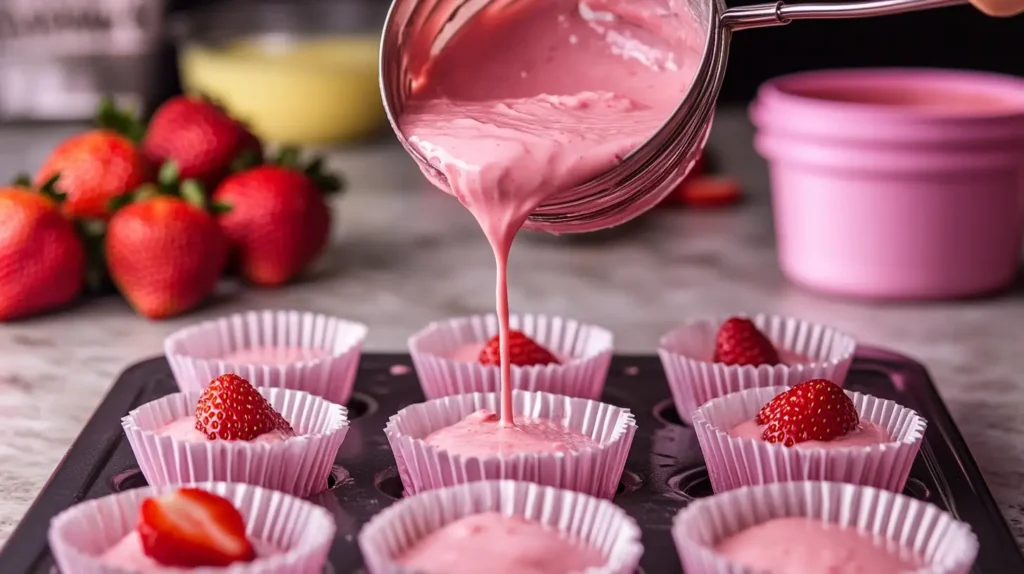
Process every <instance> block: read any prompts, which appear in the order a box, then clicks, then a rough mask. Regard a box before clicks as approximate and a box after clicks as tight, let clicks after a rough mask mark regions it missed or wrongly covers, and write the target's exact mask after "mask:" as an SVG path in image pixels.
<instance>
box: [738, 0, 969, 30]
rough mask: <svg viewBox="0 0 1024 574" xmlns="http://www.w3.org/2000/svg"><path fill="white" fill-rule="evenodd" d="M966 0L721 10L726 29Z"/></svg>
mask: <svg viewBox="0 0 1024 574" xmlns="http://www.w3.org/2000/svg"><path fill="white" fill-rule="evenodd" d="M963 4H967V0H868V1H865V2H828V3H826V2H812V3H808V4H786V3H784V2H775V3H773V4H755V5H753V6H735V7H732V8H727V9H726V10H725V12H723V13H722V24H723V25H724V26H725V27H727V28H729V29H730V30H745V29H747V28H765V27H767V26H781V25H783V24H789V23H790V22H791V21H793V20H835V19H839V18H869V17H872V16H888V15H890V14H902V13H903V12H916V11H918V10H930V9H932V8H945V7H947V6H960V5H963Z"/></svg>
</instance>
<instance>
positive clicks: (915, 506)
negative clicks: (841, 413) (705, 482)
mask: <svg viewBox="0 0 1024 574" xmlns="http://www.w3.org/2000/svg"><path fill="white" fill-rule="evenodd" d="M793 516H806V517H810V518H819V519H821V520H823V521H825V522H829V523H834V524H836V525H839V526H843V527H848V528H857V529H858V530H860V531H861V532H864V533H867V534H869V535H874V536H877V537H878V539H879V542H880V544H881V545H883V547H886V548H888V549H890V550H892V551H897V550H904V551H906V550H910V551H913V552H914V553H915V554H917V555H918V557H919V558H921V559H922V560H923V561H924V562H925V564H927V567H926V568H922V569H921V570H919V571H918V572H920V573H921V574H924V573H927V574H967V572H969V571H970V569H971V566H972V565H973V564H974V560H975V558H976V557H977V554H978V539H977V537H975V535H974V533H973V532H971V528H970V526H968V525H967V524H965V523H963V522H960V521H958V520H957V519H956V518H954V517H953V516H952V515H951V514H949V513H948V512H945V511H943V510H941V509H939V508H938V507H936V506H933V505H931V504H928V503H926V502H922V501H920V500H916V499H914V498H910V497H909V496H904V495H902V494H895V493H892V492H889V491H886V490H880V489H876V488H871V487H868V486H855V485H851V484H840V483H834V482H786V483H778V484H770V485H765V486H750V487H746V488H741V489H739V490H734V491H731V492H728V493H726V494H720V495H716V496H713V497H710V498H704V499H701V500H697V501H695V502H693V503H691V504H689V505H688V506H687V507H686V508H684V509H683V510H682V511H680V512H679V514H677V515H676V518H675V520H674V522H673V526H672V538H673V539H674V540H675V543H676V550H678V552H679V556H680V558H681V559H682V561H683V570H685V571H686V574H753V572H752V571H750V570H748V569H746V568H742V567H740V566H737V565H734V564H730V563H728V562H726V561H725V559H723V558H722V557H721V556H720V555H718V554H717V553H716V552H715V551H714V546H715V545H716V544H717V543H719V542H720V541H721V540H723V539H724V538H726V537H729V536H732V535H733V534H736V533H738V532H740V531H742V530H744V529H746V528H749V527H751V526H754V525H757V524H760V523H762V522H766V521H768V520H771V519H774V518H784V517H793Z"/></svg>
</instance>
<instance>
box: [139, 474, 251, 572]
mask: <svg viewBox="0 0 1024 574" xmlns="http://www.w3.org/2000/svg"><path fill="white" fill-rule="evenodd" d="M136 529H137V530H138V532H139V536H140V537H141V539H142V548H143V550H144V551H145V552H146V555H147V556H149V557H150V558H152V559H153V560H156V561H157V562H159V563H160V564H163V565H165V566H176V567H180V568H198V567H202V566H228V565H230V564H233V563H235V562H252V561H253V560H255V559H256V551H255V550H254V549H253V547H252V544H251V543H250V542H249V540H248V539H247V538H246V536H245V522H244V521H243V520H242V515H241V514H239V513H238V510H236V509H235V507H234V506H232V504H231V503H230V502H229V501H227V500H225V499H224V498H221V497H219V496H217V495H215V494H213V493H210V492H207V491H205V490H199V489H196V488H182V489H179V490H176V491H174V492H171V493H169V494H165V495H164V496H161V497H160V498H147V499H146V500H143V501H142V506H141V508H140V512H139V522H138V525H137V526H136Z"/></svg>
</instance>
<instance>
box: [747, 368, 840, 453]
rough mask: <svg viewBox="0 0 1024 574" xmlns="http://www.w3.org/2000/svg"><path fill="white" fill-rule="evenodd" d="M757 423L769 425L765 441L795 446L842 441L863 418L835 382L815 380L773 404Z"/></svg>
mask: <svg viewBox="0 0 1024 574" xmlns="http://www.w3.org/2000/svg"><path fill="white" fill-rule="evenodd" d="M754 422H756V423H757V424H759V425H767V427H768V428H766V429H765V430H764V432H763V433H762V434H761V438H763V439H764V440H766V441H768V442H771V443H781V444H783V445H785V446H793V445H794V444H796V443H799V442H804V441H809V440H816V441H829V440H832V439H835V438H839V437H841V436H843V435H845V434H846V433H848V432H850V431H852V430H854V429H856V428H857V426H858V425H859V424H860V415H858V414H857V408H856V407H854V406H853V401H852V400H851V399H850V397H849V396H847V394H846V393H844V392H843V389H841V388H839V387H838V386H837V385H836V384H835V383H833V382H832V381H829V380H826V379H813V380H810V381H805V382H803V383H800V384H799V385H795V386H793V387H792V388H791V389H789V390H788V391H786V392H784V393H782V394H781V395H779V396H777V397H775V398H774V399H772V400H771V401H769V402H768V404H766V405H765V406H763V407H761V410H760V411H759V412H758V413H757V416H756V417H755V419H754Z"/></svg>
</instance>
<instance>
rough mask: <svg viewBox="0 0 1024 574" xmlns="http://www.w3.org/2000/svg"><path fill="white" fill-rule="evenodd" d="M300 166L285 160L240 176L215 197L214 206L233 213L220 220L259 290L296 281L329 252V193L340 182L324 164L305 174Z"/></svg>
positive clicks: (239, 261)
mask: <svg viewBox="0 0 1024 574" xmlns="http://www.w3.org/2000/svg"><path fill="white" fill-rule="evenodd" d="M294 163H295V162H294V161H289V160H288V159H287V157H285V158H284V159H283V160H282V161H281V163H280V164H278V165H261V166H258V167H254V168H251V169H248V170H245V171H242V172H240V173H236V174H234V175H232V176H230V177H228V178H227V179H225V180H224V182H223V183H221V184H220V186H219V187H218V188H217V191H216V192H214V194H213V201H214V203H215V204H218V205H222V206H224V207H226V208H227V209H228V211H227V213H225V214H223V215H221V216H220V217H219V218H218V221H219V222H220V226H221V229H223V230H224V234H225V235H226V236H227V237H228V239H229V240H230V242H231V246H232V250H233V254H234V257H235V260H236V263H237V265H238V269H239V272H240V273H241V275H242V276H243V277H244V278H245V279H247V280H248V281H250V282H252V283H254V284H256V285H262V286H267V287H272V286H277V285H281V284H283V283H286V282H288V281H290V280H292V279H293V278H295V276H297V275H298V274H299V273H301V272H302V271H303V270H304V269H305V268H306V267H308V266H309V264H310V263H311V262H312V261H313V260H314V259H315V258H316V257H317V255H319V254H320V252H321V251H323V249H324V247H325V246H326V245H327V241H328V239H329V236H330V227H331V212H330V208H329V206H328V205H327V202H326V200H325V198H324V194H325V193H329V192H333V191H336V190H337V189H338V187H339V186H340V183H339V182H338V181H337V179H336V178H334V177H332V176H329V175H325V174H323V173H322V172H321V171H320V163H319V162H314V163H313V164H311V165H310V166H309V167H307V168H306V169H304V170H303V169H299V168H297V167H294Z"/></svg>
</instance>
